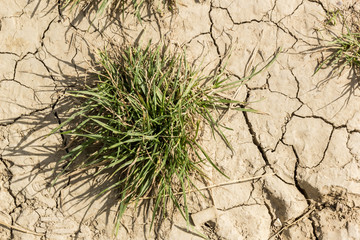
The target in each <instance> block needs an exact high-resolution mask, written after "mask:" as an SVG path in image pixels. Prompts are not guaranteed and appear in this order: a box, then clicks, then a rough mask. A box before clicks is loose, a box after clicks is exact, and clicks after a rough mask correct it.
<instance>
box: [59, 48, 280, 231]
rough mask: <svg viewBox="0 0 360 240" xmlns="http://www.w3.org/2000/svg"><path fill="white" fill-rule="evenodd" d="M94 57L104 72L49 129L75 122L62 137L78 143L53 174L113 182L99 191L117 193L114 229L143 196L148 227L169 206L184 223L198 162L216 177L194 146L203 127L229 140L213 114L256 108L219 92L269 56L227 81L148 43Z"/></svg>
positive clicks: (199, 170) (234, 84) (198, 171)
mask: <svg viewBox="0 0 360 240" xmlns="http://www.w3.org/2000/svg"><path fill="white" fill-rule="evenodd" d="M99 56H100V63H101V66H102V69H103V70H102V71H101V72H99V73H98V78H99V79H98V81H97V84H96V86H92V87H90V86H87V87H86V89H85V90H77V91H72V92H71V95H72V96H74V97H76V98H79V99H81V100H82V102H83V103H82V104H81V105H80V106H78V108H77V109H76V112H75V113H74V114H73V115H72V116H71V117H69V118H68V119H67V120H66V121H65V122H63V123H62V124H61V125H60V126H59V127H57V128H56V129H54V130H53V131H52V134H53V133H55V132H57V131H59V130H60V129H63V128H64V127H70V126H71V124H74V122H75V125H72V126H74V127H72V128H71V129H70V130H65V131H63V132H61V134H63V135H66V136H70V137H72V138H73V139H75V140H77V142H78V143H79V145H77V146H75V147H73V148H72V149H70V150H69V152H68V153H67V154H66V155H65V156H64V157H63V158H62V160H61V162H62V163H63V164H64V165H63V170H62V171H61V173H60V174H59V176H60V175H62V174H65V173H66V172H68V171H73V170H74V169H88V168H91V167H94V168H95V167H99V166H100V169H99V170H98V171H97V173H96V174H95V175H99V174H102V173H103V174H105V173H106V174H110V177H111V178H112V179H114V178H115V179H116V183H114V184H113V185H111V186H110V187H108V188H107V189H105V190H104V191H103V193H105V192H107V191H111V190H116V192H117V193H118V194H119V199H120V200H119V201H120V204H119V208H118V214H117V216H118V221H117V222H118V224H119V220H120V218H121V216H122V215H123V214H124V212H125V210H126V208H127V206H128V205H129V204H130V203H133V202H136V203H138V202H140V201H141V200H143V199H144V198H147V197H150V198H153V217H152V222H153V221H154V219H155V216H156V214H157V213H158V212H159V210H166V204H167V202H168V201H169V200H170V201H171V202H172V203H173V204H174V206H176V207H177V208H178V209H179V210H180V212H181V214H182V215H183V217H184V218H185V219H186V220H189V213H188V208H187V198H186V192H187V191H188V190H189V189H192V190H193V189H196V186H195V185H194V183H193V180H192V179H193V177H205V178H206V173H204V172H203V170H202V167H201V166H202V164H203V163H205V162H208V163H209V164H210V165H212V166H213V167H214V168H215V169H216V170H217V171H219V172H220V173H222V172H221V171H220V170H219V169H218V167H217V166H216V164H215V163H214V162H213V160H212V159H211V158H210V157H209V155H208V154H207V153H206V151H205V150H204V148H203V147H202V146H201V145H200V144H199V141H198V134H199V131H200V130H199V129H200V126H201V124H202V122H205V123H207V124H208V125H209V126H210V127H211V129H212V131H213V134H215V132H217V133H218V134H220V135H221V137H222V138H223V139H224V140H225V141H226V142H227V140H226V136H225V135H224V133H223V131H222V127H221V126H220V125H219V123H218V121H217V120H216V117H215V116H216V112H220V111H221V110H227V109H228V108H229V106H230V104H231V106H233V107H232V108H233V109H235V110H238V111H254V110H252V109H248V108H245V105H246V103H243V102H239V101H236V100H233V99H231V98H226V97H224V92H226V91H228V90H231V89H233V88H236V87H238V86H240V85H241V84H243V81H246V80H249V79H251V78H252V77H254V76H255V75H257V74H258V73H260V72H261V71H262V70H264V69H265V68H266V67H268V66H269V65H270V64H271V63H272V62H273V61H274V60H275V57H274V58H273V59H272V60H271V61H269V62H268V63H267V64H266V66H265V67H263V68H261V69H260V70H257V69H256V68H254V69H253V70H252V72H251V73H250V75H249V76H247V77H245V78H244V79H242V80H240V81H230V80H229V78H228V77H227V76H226V74H225V72H224V70H223V69H222V70H221V71H218V72H217V73H216V74H214V75H212V76H202V74H201V73H202V72H201V70H199V69H195V68H194V67H191V66H190V65H189V64H188V62H187V61H186V56H185V54H179V55H177V54H171V53H170V52H169V51H168V50H166V49H163V48H160V47H157V48H153V47H151V46H150V44H149V45H148V46H147V47H146V48H140V47H129V48H126V49H125V50H123V51H121V52H116V51H115V52H114V51H111V54H110V53H109V52H108V51H103V52H100V55H99ZM227 143H228V142H227ZM83 155H86V157H85V159H84V160H82V161H81V162H80V163H79V162H78V161H77V159H78V158H79V156H83ZM179 192H181V193H182V194H181V197H180V198H179V197H178V196H179ZM180 199H182V201H180ZM182 206H183V207H182ZM118 224H117V228H118V227H119V225H118Z"/></svg>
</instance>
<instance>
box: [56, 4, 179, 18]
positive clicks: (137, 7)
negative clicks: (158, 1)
mask: <svg viewBox="0 0 360 240" xmlns="http://www.w3.org/2000/svg"><path fill="white" fill-rule="evenodd" d="M59 4H60V6H61V7H62V8H66V7H69V8H70V9H71V10H73V9H75V8H77V7H82V8H83V9H95V11H96V16H95V18H96V17H100V16H102V15H104V13H109V12H112V13H124V12H125V10H129V9H131V12H133V13H134V15H135V16H136V17H137V18H138V20H139V21H140V22H141V10H142V9H143V8H144V7H145V6H148V7H151V6H153V5H154V1H153V0H116V1H114V0H60V2H59ZM164 5H165V6H167V8H168V9H169V10H170V11H175V9H176V2H175V0H165V1H164Z"/></svg>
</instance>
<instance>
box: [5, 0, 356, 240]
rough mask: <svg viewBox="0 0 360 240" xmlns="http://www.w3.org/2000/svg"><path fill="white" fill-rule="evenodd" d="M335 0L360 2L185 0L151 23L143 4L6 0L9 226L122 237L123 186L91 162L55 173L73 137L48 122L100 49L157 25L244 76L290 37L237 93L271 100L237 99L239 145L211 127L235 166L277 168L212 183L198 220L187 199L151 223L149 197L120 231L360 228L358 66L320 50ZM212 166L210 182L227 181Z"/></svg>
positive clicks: (42, 233) (162, 33)
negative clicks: (134, 8) (110, 189)
mask: <svg viewBox="0 0 360 240" xmlns="http://www.w3.org/2000/svg"><path fill="white" fill-rule="evenodd" d="M336 8H342V9H347V8H355V9H360V4H359V3H357V1H355V0H353V1H352V0H339V1H335V0H316V1H315V0H292V1H289V0H263V1H260V0H254V1H249V0H221V1H220V0H204V1H193V0H181V1H180V2H179V3H178V11H177V12H176V13H175V14H171V13H169V12H167V11H160V10H159V9H155V8H153V9H149V10H148V11H143V12H142V23H141V24H140V23H139V21H137V19H136V18H135V17H134V16H133V15H131V14H124V15H120V16H115V17H114V18H110V17H108V18H106V17H101V18H99V19H97V20H95V21H92V19H94V14H95V12H94V11H91V9H90V11H89V12H87V13H85V12H83V11H81V10H74V11H72V12H70V11H68V10H63V9H61V8H59V7H58V1H55V0H12V1H7V0H0V239H24V240H25V239H26V240H29V239H51V240H52V239H89V240H92V239H112V238H113V235H112V234H113V227H114V221H113V220H114V217H115V210H116V199H113V198H112V197H111V196H109V195H107V196H103V197H101V198H99V199H96V200H95V198H94V193H93V192H92V191H91V190H92V189H93V187H94V186H95V185H98V184H100V185H101V183H99V180H98V179H92V178H89V176H91V174H92V173H93V172H91V171H89V172H87V173H83V174H81V175H80V176H77V177H72V176H69V177H68V178H66V179H61V180H60V181H59V182H58V184H56V185H54V186H51V184H50V183H51V180H52V179H53V172H52V170H53V168H54V167H55V165H56V161H57V160H59V159H60V158H61V156H62V155H64V153H65V149H64V145H63V144H64V143H65V142H66V140H67V139H63V138H62V137H61V136H60V135H51V136H50V137H47V138H44V136H46V135H47V134H48V133H49V132H50V131H51V130H52V129H53V128H55V127H56V126H57V125H58V124H59V123H61V122H62V121H63V120H64V119H66V116H68V115H69V113H70V112H71V107H72V103H70V102H68V101H67V99H66V98H65V97H64V96H65V93H66V91H67V90H68V89H71V88H73V87H76V86H79V85H83V84H84V83H83V81H85V80H86V79H85V76H86V75H87V70H88V69H89V66H91V65H92V63H93V62H94V61H95V58H96V57H95V55H94V54H95V53H96V51H95V49H97V48H100V49H101V48H103V47H105V46H106V45H108V44H109V43H112V44H119V45H123V44H146V43H147V42H148V41H149V40H150V39H151V40H152V42H153V43H159V42H163V43H167V44H169V45H170V46H171V47H174V48H175V47H182V48H184V49H186V51H187V55H188V58H189V61H192V62H194V64H199V63H200V62H202V61H203V62H204V63H205V65H206V71H208V72H211V71H212V70H213V69H214V68H215V67H216V66H218V65H219V64H222V63H223V62H224V61H227V65H226V69H227V71H228V72H229V73H230V77H231V78H234V79H240V78H242V77H244V76H245V75H247V73H248V72H249V68H251V67H252V66H255V65H256V64H258V63H259V64H260V65H261V64H262V63H264V61H265V60H266V59H268V58H269V57H271V56H272V54H274V52H276V50H277V49H278V48H280V47H281V49H282V53H281V54H280V55H279V57H278V58H277V59H276V62H275V63H274V64H273V65H272V66H271V67H270V68H268V69H266V71H264V72H262V73H261V74H259V75H257V76H256V77H255V78H253V79H252V80H251V81H249V82H247V83H246V84H245V85H244V86H243V87H242V88H241V89H239V91H238V94H236V95H235V96H236V98H237V99H239V100H243V101H248V102H250V105H249V106H250V107H251V108H254V109H257V110H259V111H261V112H262V113H264V114H254V113H247V112H236V111H232V110H229V111H228V112H227V113H226V114H225V115H224V116H223V117H222V119H221V123H222V124H223V125H225V126H227V127H230V128H232V129H233V130H225V134H226V135H227V136H228V138H229V141H230V143H231V144H232V146H233V148H234V149H233V151H231V150H230V149H229V148H227V146H226V144H225V143H224V142H223V141H222V140H221V138H220V137H218V136H216V137H215V139H213V138H212V136H211V134H210V133H209V132H208V131H206V129H205V130H204V133H203V135H202V143H203V146H204V147H205V148H206V149H207V151H208V152H209V154H210V155H211V157H212V158H213V159H214V160H215V162H216V164H217V165H218V166H219V168H220V169H221V170H223V171H224V172H225V173H226V174H227V175H228V176H229V177H230V179H231V180H236V179H244V178H252V177H256V176H261V175H264V176H262V177H261V178H256V179H253V180H251V181H245V182H242V183H236V184H230V185H225V186H221V187H214V188H211V189H208V190H207V191H205V192H204V195H205V196H206V198H202V197H201V196H200V197H199V196H198V195H196V194H189V203H188V204H189V211H190V213H191V214H192V218H193V220H194V224H195V227H194V228H193V230H191V229H190V231H187V225H186V222H185V221H184V220H183V219H182V217H181V215H180V214H179V213H177V212H176V211H175V212H173V213H172V214H170V215H169V216H168V217H167V218H166V219H165V220H163V222H162V224H161V225H159V227H155V228H153V229H152V230H151V231H150V230H149V226H150V221H151V219H150V218H149V217H147V216H148V215H149V213H148V212H147V211H148V210H147V209H146V208H145V207H140V208H138V209H128V211H127V213H126V214H125V217H124V218H123V219H122V224H121V227H120V230H119V233H118V235H117V237H115V239H171V240H176V239H179V240H183V239H193V240H195V239H202V238H201V237H200V236H199V233H201V234H203V235H205V236H206V237H207V238H209V239H229V240H230V239H231V240H240V239H250V240H252V239H259V240H263V239H324V240H327V239H330V240H331V239H349V240H357V239H360V104H359V103H360V89H359V88H354V86H358V85H356V81H359V76H356V75H355V76H354V75H353V73H352V72H351V71H350V69H346V70H345V71H344V72H343V73H342V74H341V76H339V77H336V78H331V79H327V76H328V74H329V72H330V71H331V69H325V70H322V71H320V72H318V74H316V75H313V73H314V70H315V68H316V66H317V64H318V61H319V59H321V57H322V53H321V52H308V51H307V50H309V49H311V48H313V47H314V46H317V44H318V43H319V35H318V31H316V29H321V28H323V23H324V20H325V18H326V12H327V11H331V10H334V9H336ZM89 19H90V20H89ZM323 37H324V38H329V37H330V36H326V35H325V36H323ZM229 50H230V51H231V55H230V56H229V57H228V58H227V57H226V56H227V53H228V51H229ZM354 81H355V83H354ZM230 94H233V93H230ZM208 173H209V176H210V180H209V181H207V183H206V184H207V185H211V184H220V183H222V182H224V181H228V179H225V178H224V177H223V176H221V175H220V174H219V173H218V172H216V171H215V170H213V169H212V168H209V170H208ZM199 184H200V185H201V184H202V183H199ZM95 194H96V193H95ZM93 200H95V201H93ZM209 209H210V210H209ZM9 226H15V227H19V228H21V229H26V230H28V231H27V232H24V231H20V230H18V229H16V228H15V227H9Z"/></svg>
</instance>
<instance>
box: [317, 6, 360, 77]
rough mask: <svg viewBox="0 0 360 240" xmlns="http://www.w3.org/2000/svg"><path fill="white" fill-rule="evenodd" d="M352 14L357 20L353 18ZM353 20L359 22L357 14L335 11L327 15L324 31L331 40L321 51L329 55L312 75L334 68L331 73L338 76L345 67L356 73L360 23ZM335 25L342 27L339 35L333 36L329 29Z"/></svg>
mask: <svg viewBox="0 0 360 240" xmlns="http://www.w3.org/2000/svg"><path fill="white" fill-rule="evenodd" d="M354 14H356V16H357V18H355V17H353V15H354ZM354 16H355V15H354ZM355 19H357V20H359V17H358V13H355V12H350V13H346V12H344V11H340V10H336V11H334V12H329V13H328V14H327V19H326V20H325V30H327V32H329V33H330V34H331V35H332V36H333V39H332V41H330V42H329V43H328V44H327V46H324V47H322V49H323V50H324V51H326V52H329V53H330V54H329V55H328V56H327V57H326V58H324V59H323V60H322V61H321V62H320V63H319V65H318V67H317V68H316V69H315V73H314V74H316V73H317V72H318V71H319V70H320V69H323V68H326V67H334V70H335V71H334V70H333V72H338V73H339V74H340V73H341V72H342V71H343V69H344V68H345V67H346V66H349V67H350V68H352V69H353V70H355V72H358V70H359V68H360V32H359V30H360V29H359V23H360V22H356V21H355ZM337 24H341V25H342V32H341V33H340V34H335V33H334V32H333V31H331V30H330V29H329V27H331V26H335V25H337Z"/></svg>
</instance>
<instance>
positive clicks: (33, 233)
mask: <svg viewBox="0 0 360 240" xmlns="http://www.w3.org/2000/svg"><path fill="white" fill-rule="evenodd" d="M0 225H3V226H5V227H7V228H9V229H14V230H17V231H20V232H23V233H28V234H32V235H36V236H44V234H42V233H37V232H33V231H30V230H27V229H25V228H22V227H17V226H15V225H11V224H7V223H5V222H3V221H0Z"/></svg>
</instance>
